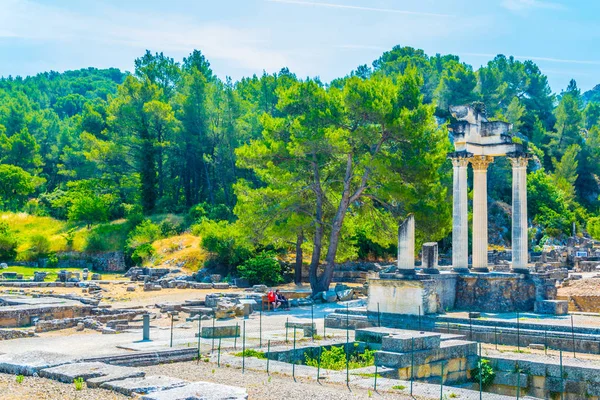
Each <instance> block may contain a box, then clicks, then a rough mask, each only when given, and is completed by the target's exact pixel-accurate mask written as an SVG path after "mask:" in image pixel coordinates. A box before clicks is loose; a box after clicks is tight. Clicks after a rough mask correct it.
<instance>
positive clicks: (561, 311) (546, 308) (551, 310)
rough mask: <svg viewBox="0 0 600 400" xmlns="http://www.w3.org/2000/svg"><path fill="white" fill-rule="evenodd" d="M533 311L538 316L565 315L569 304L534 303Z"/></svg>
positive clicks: (552, 301) (560, 301)
mask: <svg viewBox="0 0 600 400" xmlns="http://www.w3.org/2000/svg"><path fill="white" fill-rule="evenodd" d="M534 311H535V312H536V313H538V314H551V315H567V314H568V313H569V302H568V301H564V300H542V301H536V302H535V306H534Z"/></svg>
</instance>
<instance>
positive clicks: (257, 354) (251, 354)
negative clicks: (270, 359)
mask: <svg viewBox="0 0 600 400" xmlns="http://www.w3.org/2000/svg"><path fill="white" fill-rule="evenodd" d="M234 356H236V357H256V358H260V359H266V358H267V356H266V355H265V353H264V352H262V351H257V350H253V349H248V350H244V351H243V352H242V351H240V352H239V353H235V354H234Z"/></svg>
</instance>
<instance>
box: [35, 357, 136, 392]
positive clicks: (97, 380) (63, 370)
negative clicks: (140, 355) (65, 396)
mask: <svg viewBox="0 0 600 400" xmlns="http://www.w3.org/2000/svg"><path fill="white" fill-rule="evenodd" d="M39 375H40V376H41V377H42V378H48V379H53V380H55V381H59V382H63V383H72V382H73V380H74V379H75V378H83V380H84V381H87V383H88V386H90V387H98V386H100V385H101V384H102V383H104V382H109V381H111V380H121V379H126V378H137V377H142V376H144V375H145V373H144V372H143V371H140V370H138V369H135V368H130V367H120V366H116V365H109V364H105V363H102V362H81V363H73V364H64V365H59V366H57V367H52V368H45V369H42V370H40V372H39Z"/></svg>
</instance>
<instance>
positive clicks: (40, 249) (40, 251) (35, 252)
mask: <svg viewBox="0 0 600 400" xmlns="http://www.w3.org/2000/svg"><path fill="white" fill-rule="evenodd" d="M27 252H28V255H29V259H30V260H35V259H38V258H40V257H43V256H46V255H48V254H50V240H49V239H48V238H47V237H46V236H44V235H39V234H36V235H33V236H31V237H30V238H29V248H28V250H27Z"/></svg>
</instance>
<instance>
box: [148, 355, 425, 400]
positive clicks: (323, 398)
mask: <svg viewBox="0 0 600 400" xmlns="http://www.w3.org/2000/svg"><path fill="white" fill-rule="evenodd" d="M140 369H142V370H144V371H145V372H146V375H168V376H173V377H177V378H180V379H186V380H190V381H198V380H203V381H209V382H216V383H222V384H226V385H234V386H243V387H245V388H246V390H247V391H248V398H249V399H250V400H253V399H261V400H281V399H294V400H317V399H318V400H350V399H368V398H371V399H376V398H380V399H411V397H410V396H408V395H403V394H400V393H390V392H385V393H384V392H381V393H375V392H372V391H368V390H362V389H356V388H352V390H351V391H350V390H349V389H348V388H347V387H346V386H345V385H344V384H321V385H319V384H317V383H316V382H315V381H313V380H310V379H299V378H298V379H297V381H296V382H294V381H293V379H292V377H291V376H287V375H281V374H278V373H272V374H271V377H269V376H268V375H267V374H266V372H264V373H263V372H257V371H250V370H248V369H246V372H245V373H244V374H242V371H241V369H238V368H234V367H226V366H223V365H221V368H217V366H216V365H215V364H213V363H205V362H200V363H197V362H194V361H190V362H185V363H176V364H162V365H155V366H150V367H141V368H140ZM415 399H419V397H415Z"/></svg>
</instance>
